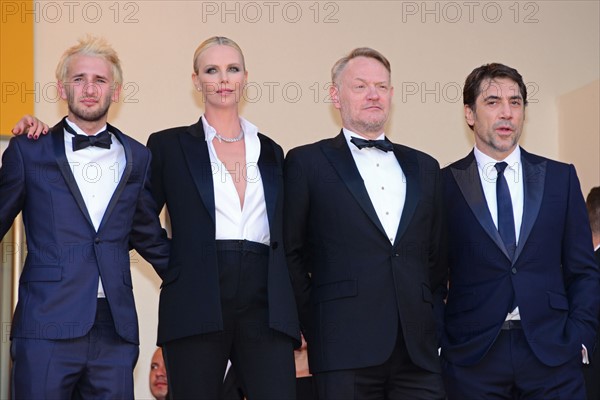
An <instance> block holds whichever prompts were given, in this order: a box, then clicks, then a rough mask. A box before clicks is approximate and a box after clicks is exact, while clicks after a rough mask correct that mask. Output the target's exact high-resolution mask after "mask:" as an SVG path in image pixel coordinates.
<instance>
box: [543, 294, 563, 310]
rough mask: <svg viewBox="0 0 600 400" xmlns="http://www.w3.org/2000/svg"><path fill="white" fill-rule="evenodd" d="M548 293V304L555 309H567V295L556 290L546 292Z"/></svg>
mask: <svg viewBox="0 0 600 400" xmlns="http://www.w3.org/2000/svg"><path fill="white" fill-rule="evenodd" d="M546 293H547V294H548V304H549V305H550V307H552V308H554V309H555V310H564V311H569V300H567V296H565V295H564V294H561V293H556V292H546Z"/></svg>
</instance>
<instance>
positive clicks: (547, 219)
mask: <svg viewBox="0 0 600 400" xmlns="http://www.w3.org/2000/svg"><path fill="white" fill-rule="evenodd" d="M521 167H522V169H523V193H524V199H523V221H522V224H521V231H520V235H519V243H518V245H517V249H516V252H515V255H514V257H513V258H512V259H510V258H509V256H508V252H507V250H506V248H505V246H504V243H503V242H502V239H501V238H500V234H499V233H498V230H497V229H496V226H495V225H494V222H493V220H492V216H491V214H490V212H489V209H488V206H487V203H486V200H485V196H484V194H483V189H482V188H481V180H480V178H479V172H478V169H477V161H476V159H475V156H474V154H473V152H471V153H470V154H469V155H468V156H467V157H465V158H463V159H462V160H459V161H457V162H455V163H453V164H452V165H450V166H448V167H446V168H444V170H443V171H442V181H443V187H444V206H445V207H446V216H447V217H448V244H449V246H448V248H449V270H450V290H449V292H448V303H447V306H446V316H445V328H446V329H445V333H446V334H445V337H444V341H443V342H444V343H443V346H442V355H443V356H444V357H445V358H446V359H447V360H448V361H450V362H451V363H453V364H458V365H474V364H476V363H477V362H478V361H479V360H481V359H482V358H483V357H484V356H485V354H486V353H487V352H488V350H489V348H490V347H491V346H492V344H493V343H494V341H495V340H496V338H497V337H498V334H499V333H500V328H501V326H502V323H503V322H504V320H505V318H506V315H507V313H508V312H509V311H510V310H509V309H510V308H511V305H512V299H513V293H514V296H515V298H516V302H517V305H518V306H519V312H520V316H521V321H522V325H523V332H524V333H525V337H526V338H527V341H528V343H529V345H530V347H531V349H532V351H533V353H534V354H535V355H536V357H537V358H538V359H539V360H540V361H541V362H542V363H544V364H546V365H548V366H557V365H561V364H563V363H566V362H567V361H569V360H572V359H573V358H574V357H576V356H578V355H579V354H581V345H582V344H584V345H585V346H586V348H587V349H588V350H589V351H592V349H593V348H594V338H595V335H596V328H597V326H598V310H599V307H600V303H599V301H600V285H599V278H600V275H599V272H598V266H597V265H596V262H595V260H594V255H593V250H592V235H591V231H590V225H589V220H588V217H587V211H586V208H585V202H584V200H583V196H582V194H581V189H580V186H579V180H578V179H577V174H576V173H575V168H574V167H573V166H572V165H567V164H563V163H559V162H556V161H552V160H549V159H547V158H543V157H540V156H536V155H534V154H530V153H528V152H526V151H525V150H523V149H521Z"/></svg>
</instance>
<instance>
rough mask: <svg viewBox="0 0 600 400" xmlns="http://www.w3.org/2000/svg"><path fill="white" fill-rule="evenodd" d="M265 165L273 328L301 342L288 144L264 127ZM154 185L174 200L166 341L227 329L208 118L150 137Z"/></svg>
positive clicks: (162, 313) (164, 302)
mask: <svg viewBox="0 0 600 400" xmlns="http://www.w3.org/2000/svg"><path fill="white" fill-rule="evenodd" d="M258 137H259V139H260V146H261V150H260V156H259V159H258V168H259V171H260V175H261V178H262V183H263V189H264V194H265V201H266V206H267V216H268V220H269V229H270V236H271V245H270V250H269V266H268V283H267V285H268V289H267V290H268V301H269V303H268V309H269V326H270V328H272V329H274V330H276V331H279V332H282V333H284V334H286V335H288V336H291V337H292V338H294V339H296V341H299V340H300V328H299V324H298V315H297V312H296V304H295V301H294V295H293V291H292V287H291V283H290V277H289V274H288V269H287V264H286V261H285V254H284V250H283V240H282V227H283V219H282V218H283V216H282V213H283V172H282V168H283V151H282V149H281V147H280V146H279V145H277V144H276V143H275V142H274V141H272V140H271V139H269V138H268V137H266V136H264V135H262V134H260V133H259V135H258ZM148 147H149V148H150V150H151V151H152V156H153V158H152V187H153V194H154V197H155V199H156V202H157V203H158V206H159V207H160V208H162V207H163V205H165V204H166V206H167V209H168V211H169V217H170V219H171V227H172V233H173V240H172V248H171V260H170V264H169V270H168V271H167V276H166V277H165V279H164V280H163V285H162V290H161V293H160V304H159V320H158V343H159V344H162V343H165V342H168V341H171V340H175V339H180V338H184V337H188V336H193V335H199V334H204V333H210V332H217V331H221V330H222V329H223V318H222V315H221V296H220V291H219V269H218V265H217V248H216V241H215V194H214V185H213V169H212V165H211V161H210V156H209V153H208V145H207V143H206V137H205V135H204V128H203V126H202V120H199V121H198V122H197V123H195V124H194V125H191V126H184V127H177V128H172V129H167V130H165V131H162V132H157V133H154V134H152V135H151V136H150V138H149V139H148Z"/></svg>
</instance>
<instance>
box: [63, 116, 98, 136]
mask: <svg viewBox="0 0 600 400" xmlns="http://www.w3.org/2000/svg"><path fill="white" fill-rule="evenodd" d="M65 121H66V123H67V124H69V126H70V127H71V128H73V130H74V131H75V132H77V134H78V135H84V136H89V135H88V134H87V133H85V132H84V131H83V130H82V129H81V128H79V127H78V126H77V125H75V123H74V122H71V121H69V118H65ZM106 127H107V125H106V124H104V126H103V127H102V128H100V129H99V130H98V132H96V133H94V136H96V135H97V134H99V133H100V132H102V131H104V130H106Z"/></svg>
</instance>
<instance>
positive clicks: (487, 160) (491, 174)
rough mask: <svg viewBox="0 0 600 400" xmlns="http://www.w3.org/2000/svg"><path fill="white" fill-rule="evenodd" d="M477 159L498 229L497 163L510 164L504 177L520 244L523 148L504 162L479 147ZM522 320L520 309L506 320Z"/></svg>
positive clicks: (484, 191) (482, 182) (512, 312)
mask: <svg viewBox="0 0 600 400" xmlns="http://www.w3.org/2000/svg"><path fill="white" fill-rule="evenodd" d="M474 154H475V159H476V160H477V169H478V170H479V179H480V180H481V187H482V188H483V194H484V196H485V201H486V202H487V205H488V209H489V210H490V214H491V215H492V219H493V220H494V225H496V229H498V200H497V197H496V179H497V177H498V171H497V170H496V167H495V165H496V163H499V162H501V161H504V162H506V163H507V164H508V166H507V167H506V169H505V170H504V177H505V178H506V183H507V184H508V191H509V192H510V200H511V202H512V209H513V218H514V221H515V239H516V240H517V241H516V244H518V243H519V233H520V232H521V223H522V221H523V201H524V200H523V168H522V165H521V148H520V147H519V146H517V147H515V149H514V150H513V152H512V153H510V154H509V155H508V157H506V158H505V159H504V160H494V159H493V158H491V157H490V156H488V155H487V154H484V153H482V152H481V151H480V150H479V149H478V148H477V147H475V148H474ZM516 319H519V320H520V319H521V315H520V314H519V307H518V306H517V307H516V308H515V309H514V310H512V311H511V312H509V313H508V314H507V316H506V320H516Z"/></svg>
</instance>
